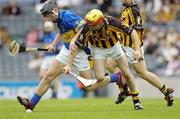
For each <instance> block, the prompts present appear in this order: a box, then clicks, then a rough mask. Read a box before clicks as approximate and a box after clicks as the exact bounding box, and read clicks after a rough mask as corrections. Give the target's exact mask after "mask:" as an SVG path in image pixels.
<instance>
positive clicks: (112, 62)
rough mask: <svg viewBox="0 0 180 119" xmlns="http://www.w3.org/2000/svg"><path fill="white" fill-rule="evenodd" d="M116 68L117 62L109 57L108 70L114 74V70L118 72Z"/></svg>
mask: <svg viewBox="0 0 180 119" xmlns="http://www.w3.org/2000/svg"><path fill="white" fill-rule="evenodd" d="M116 67H117V63H116V61H115V60H114V59H113V58H111V57H108V59H107V62H106V68H107V70H108V71H110V72H111V71H112V72H114V70H116Z"/></svg>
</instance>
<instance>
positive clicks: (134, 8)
mask: <svg viewBox="0 0 180 119" xmlns="http://www.w3.org/2000/svg"><path fill="white" fill-rule="evenodd" d="M130 7H131V10H132V11H133V12H139V4H137V3H135V4H132V5H131V6H130Z"/></svg>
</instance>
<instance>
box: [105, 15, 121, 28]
mask: <svg viewBox="0 0 180 119" xmlns="http://www.w3.org/2000/svg"><path fill="white" fill-rule="evenodd" d="M105 18H106V22H107V24H108V25H112V26H114V25H115V24H119V23H120V21H119V20H118V19H116V18H114V17H112V16H105Z"/></svg>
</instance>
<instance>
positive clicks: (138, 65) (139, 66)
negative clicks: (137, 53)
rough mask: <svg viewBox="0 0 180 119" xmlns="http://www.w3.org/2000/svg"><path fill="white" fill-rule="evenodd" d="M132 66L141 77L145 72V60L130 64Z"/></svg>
mask: <svg viewBox="0 0 180 119" xmlns="http://www.w3.org/2000/svg"><path fill="white" fill-rule="evenodd" d="M132 66H133V68H134V70H135V71H136V73H137V74H140V75H143V74H145V73H146V72H147V67H146V62H145V60H141V61H140V62H137V63H134V64H132Z"/></svg>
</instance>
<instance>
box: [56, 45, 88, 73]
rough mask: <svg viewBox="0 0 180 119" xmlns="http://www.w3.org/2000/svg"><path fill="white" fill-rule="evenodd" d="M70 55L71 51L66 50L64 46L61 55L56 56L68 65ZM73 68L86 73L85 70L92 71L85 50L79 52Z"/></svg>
mask: <svg viewBox="0 0 180 119" xmlns="http://www.w3.org/2000/svg"><path fill="white" fill-rule="evenodd" d="M69 54H70V51H69V50H68V49H66V48H65V46H63V47H62V49H61V51H60V53H59V54H58V55H57V56H56V59H57V60H58V61H60V62H62V63H63V64H65V65H66V64H67V61H68V55H69ZM73 66H74V67H75V68H76V69H77V70H78V71H85V70H89V69H90V65H89V62H88V57H87V55H86V53H85V52H84V51H83V50H79V52H78V53H77V55H76V57H75V59H74V61H73Z"/></svg>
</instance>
